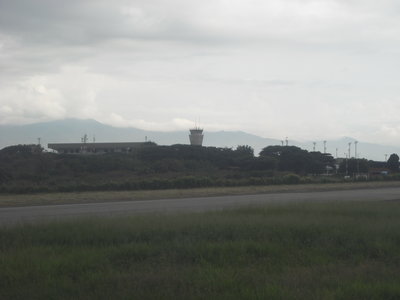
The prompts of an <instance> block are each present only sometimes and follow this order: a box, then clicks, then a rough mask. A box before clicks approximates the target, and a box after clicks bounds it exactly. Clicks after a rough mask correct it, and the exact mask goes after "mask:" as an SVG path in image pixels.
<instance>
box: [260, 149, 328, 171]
mask: <svg viewBox="0 0 400 300" xmlns="http://www.w3.org/2000/svg"><path fill="white" fill-rule="evenodd" d="M260 157H263V158H265V157H271V158H274V159H276V160H277V162H278V169H279V170H280V171H291V172H295V173H299V174H305V173H311V174H321V173H324V172H325V170H326V166H328V165H329V166H333V164H334V159H333V157H332V156H331V155H330V154H323V153H321V152H308V151H307V150H303V149H301V148H299V147H295V146H268V147H265V148H264V149H262V151H261V152H260Z"/></svg>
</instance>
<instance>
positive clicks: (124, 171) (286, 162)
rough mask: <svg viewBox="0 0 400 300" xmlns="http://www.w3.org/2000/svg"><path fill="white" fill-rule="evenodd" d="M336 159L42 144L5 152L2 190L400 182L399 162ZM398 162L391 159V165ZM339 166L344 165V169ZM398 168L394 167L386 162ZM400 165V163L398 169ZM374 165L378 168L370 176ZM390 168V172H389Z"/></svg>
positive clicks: (299, 153)
mask: <svg viewBox="0 0 400 300" xmlns="http://www.w3.org/2000/svg"><path fill="white" fill-rule="evenodd" d="M393 157H394V155H392V156H391V157H390V159H389V161H388V164H386V163H383V162H371V161H367V160H365V159H354V158H352V159H348V160H347V159H346V160H343V161H341V162H340V163H339V162H336V161H335V159H334V158H333V157H332V155H330V154H329V153H320V152H308V151H306V150H303V149H300V148H298V147H294V146H268V147H265V148H264V149H263V150H262V151H261V152H260V155H259V156H258V157H256V156H254V151H253V149H252V148H251V147H249V146H238V147H237V148H236V149H231V148H217V147H193V146H189V145H172V146H157V145H154V144H152V143H149V144H146V145H145V146H143V147H140V148H138V149H135V150H132V151H130V152H127V153H106V154H101V155H100V154H93V153H92V154H55V153H46V152H43V149H42V148H40V147H39V146H38V145H18V146H10V147H6V148H4V149H2V150H0V193H1V194H11V193H13V194H33V193H56V192H87V191H139V190H164V189H192V188H201V187H241V186H267V185H280V184H310V183H311V184H312V183H338V182H344V181H374V180H375V181H376V180H385V181H387V180H399V175H398V173H397V172H398V160H395V159H392V158H393ZM389 162H390V164H389ZM337 165H339V167H338V168H336V167H337ZM386 165H387V167H391V168H390V172H391V173H389V169H385V168H383V169H384V170H385V171H382V170H383V169H382V167H385V166H386ZM396 166H397V169H396ZM370 167H371V168H372V167H373V169H374V170H375V171H374V172H375V173H371V174H368V171H369V169H370ZM382 172H383V173H382Z"/></svg>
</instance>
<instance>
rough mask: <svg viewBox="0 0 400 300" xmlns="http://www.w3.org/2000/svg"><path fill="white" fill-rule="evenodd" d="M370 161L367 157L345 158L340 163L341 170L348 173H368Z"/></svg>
mask: <svg viewBox="0 0 400 300" xmlns="http://www.w3.org/2000/svg"><path fill="white" fill-rule="evenodd" d="M368 170H369V163H368V160H366V159H356V158H350V159H345V160H343V161H342V162H341V163H340V165H339V172H340V173H342V174H346V171H347V175H354V174H357V173H368Z"/></svg>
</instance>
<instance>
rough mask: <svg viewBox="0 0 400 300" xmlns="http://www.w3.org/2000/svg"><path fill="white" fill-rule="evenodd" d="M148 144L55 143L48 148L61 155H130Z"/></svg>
mask: <svg viewBox="0 0 400 300" xmlns="http://www.w3.org/2000/svg"><path fill="white" fill-rule="evenodd" d="M146 144H148V143H145V142H144V143H138V142H136V143H53V144H48V148H49V149H52V150H55V151H57V153H60V154H85V153H86V154H96V153H97V154H102V153H114V152H117V153H118V152H119V153H129V152H132V151H133V150H134V149H137V148H140V147H143V146H144V145H146Z"/></svg>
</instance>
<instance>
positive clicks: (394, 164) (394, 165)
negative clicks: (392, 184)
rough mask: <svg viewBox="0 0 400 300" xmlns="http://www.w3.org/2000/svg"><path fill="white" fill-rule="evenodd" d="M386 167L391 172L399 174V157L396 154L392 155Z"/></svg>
mask: <svg viewBox="0 0 400 300" xmlns="http://www.w3.org/2000/svg"><path fill="white" fill-rule="evenodd" d="M386 165H387V168H388V169H389V170H390V171H392V172H398V171H399V156H398V155H397V154H396V153H393V154H391V155H390V157H389V159H388V161H387V163H386Z"/></svg>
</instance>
